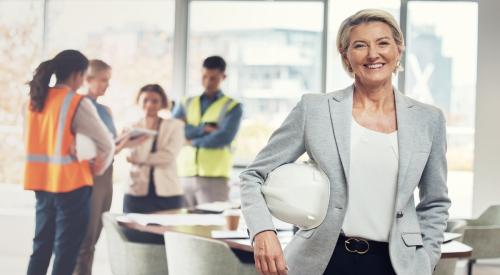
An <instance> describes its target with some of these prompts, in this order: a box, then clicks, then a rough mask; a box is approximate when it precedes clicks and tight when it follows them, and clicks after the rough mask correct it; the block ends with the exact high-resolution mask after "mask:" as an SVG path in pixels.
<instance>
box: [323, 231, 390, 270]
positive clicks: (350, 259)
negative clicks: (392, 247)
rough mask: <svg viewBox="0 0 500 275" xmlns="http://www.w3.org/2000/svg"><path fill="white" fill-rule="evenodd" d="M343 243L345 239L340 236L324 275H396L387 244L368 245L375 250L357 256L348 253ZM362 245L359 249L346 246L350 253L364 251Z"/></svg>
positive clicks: (354, 253)
mask: <svg viewBox="0 0 500 275" xmlns="http://www.w3.org/2000/svg"><path fill="white" fill-rule="evenodd" d="M345 241H346V237H344V236H342V235H341V236H340V237H339V240H338V241H337V245H336V246H335V250H334V251H333V255H332V257H331V258H330V262H329V263H328V266H327V267H326V270H325V273H323V274H324V275H396V273H395V272H394V269H393V268H392V264H391V260H390V258H389V248H388V245H387V243H378V242H374V243H370V244H371V246H372V247H376V248H377V249H370V250H369V251H368V252H367V253H366V254H358V253H356V252H349V251H348V250H347V249H346V245H345ZM351 243H352V242H351ZM353 245H355V244H353ZM363 245H364V244H361V245H360V246H361V247H360V248H359V249H356V248H357V247H355V246H354V247H351V246H348V248H349V249H350V250H351V251H352V250H359V251H364V250H365V248H364V247H362V246H363Z"/></svg>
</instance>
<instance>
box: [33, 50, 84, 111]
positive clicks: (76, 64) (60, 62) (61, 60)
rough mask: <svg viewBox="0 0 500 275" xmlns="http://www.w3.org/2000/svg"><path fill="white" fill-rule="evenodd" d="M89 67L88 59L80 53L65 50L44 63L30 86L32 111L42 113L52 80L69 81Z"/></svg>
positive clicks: (39, 67) (36, 71)
mask: <svg viewBox="0 0 500 275" xmlns="http://www.w3.org/2000/svg"><path fill="white" fill-rule="evenodd" d="M88 66H89V61H88V59H87V58H86V57H85V56H84V55H83V54H82V53H81V52H79V51H76V50H65V51H62V52H60V53H59V54H58V55H56V56H55V57H54V58H53V59H51V60H47V61H44V62H42V63H41V64H40V65H39V66H38V67H37V68H36V70H35V73H34V75H33V79H32V80H31V81H30V82H28V84H29V86H30V99H31V110H32V111H35V112H41V111H42V110H43V107H44V105H45V100H46V99H47V95H48V91H49V83H50V78H51V77H52V75H53V74H55V75H56V79H57V82H58V83H60V82H62V81H65V80H67V79H68V78H69V77H70V76H71V75H72V74H73V73H83V72H85V71H86V70H87V68H88Z"/></svg>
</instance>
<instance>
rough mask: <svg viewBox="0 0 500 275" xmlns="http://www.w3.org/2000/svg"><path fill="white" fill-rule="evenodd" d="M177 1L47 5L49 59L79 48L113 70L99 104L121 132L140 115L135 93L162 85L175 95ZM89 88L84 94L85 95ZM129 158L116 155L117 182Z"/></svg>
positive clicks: (52, 3) (123, 174)
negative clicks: (110, 114)
mask: <svg viewBox="0 0 500 275" xmlns="http://www.w3.org/2000/svg"><path fill="white" fill-rule="evenodd" d="M174 5H175V2H174V1H173V0H167V1H156V0H147V1H79V0H78V1H77V0H74V1H58V0H51V1H49V2H48V17H47V33H46V57H47V58H51V57H52V56H54V55H55V54H57V53H58V52H59V51H61V50H64V49H68V48H71V49H78V50H80V51H82V52H83V53H84V54H85V55H86V56H87V57H88V58H89V59H93V58H99V59H102V60H104V61H105V62H107V63H109V64H110V65H111V67H112V68H113V75H112V78H111V83H110V87H109V89H108V91H107V92H106V95H105V96H104V97H103V98H102V99H100V101H101V102H102V103H104V104H106V105H108V106H110V107H111V110H112V111H113V117H114V120H115V123H116V124H117V128H118V129H121V128H122V127H124V126H127V124H130V123H131V122H132V121H134V120H137V119H138V118H139V117H140V114H141V113H140V111H139V110H138V108H137V107H136V104H135V99H136V94H137V92H138V91H139V89H140V87H142V86H143V85H145V84H150V83H158V84H160V85H162V86H163V87H164V88H165V90H166V92H167V94H170V89H171V82H172V63H173V62H172V61H173V56H172V52H173V31H174V13H175V9H174ZM85 89H86V88H85V87H83V88H82V92H85ZM124 157H125V154H121V155H119V156H118V157H117V161H116V163H115V170H116V171H117V173H115V181H117V182H120V181H123V180H125V178H126V176H127V175H128V164H127V163H126V162H125V160H124Z"/></svg>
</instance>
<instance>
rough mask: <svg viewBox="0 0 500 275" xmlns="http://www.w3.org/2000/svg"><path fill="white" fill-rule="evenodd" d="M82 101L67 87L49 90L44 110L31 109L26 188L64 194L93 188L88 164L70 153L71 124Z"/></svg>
mask: <svg viewBox="0 0 500 275" xmlns="http://www.w3.org/2000/svg"><path fill="white" fill-rule="evenodd" d="M82 98H83V96H82V95H78V94H76V93H75V92H72V91H70V90H69V88H67V87H54V88H49V92H48V95H47V99H46V101H45V105H44V108H43V110H42V111H41V112H34V111H31V110H28V113H27V116H26V118H27V119H26V122H27V127H26V129H27V130H26V149H27V156H26V164H25V169H24V189H27V190H36V191H47V192H52V193H63V192H69V191H73V190H76V189H78V188H80V187H83V186H92V184H93V181H92V173H91V171H90V166H89V163H88V161H82V162H79V161H78V160H77V159H76V158H75V157H74V156H72V155H71V154H70V147H71V145H72V144H73V142H74V140H75V134H74V133H72V131H71V123H72V120H73V117H74V115H75V113H76V110H77V108H78V105H79V104H80V101H81V100H82Z"/></svg>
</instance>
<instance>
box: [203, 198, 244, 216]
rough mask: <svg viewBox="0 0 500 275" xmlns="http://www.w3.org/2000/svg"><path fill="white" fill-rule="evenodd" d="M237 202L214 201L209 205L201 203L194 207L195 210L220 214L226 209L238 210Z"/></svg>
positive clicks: (238, 204)
mask: <svg viewBox="0 0 500 275" xmlns="http://www.w3.org/2000/svg"><path fill="white" fill-rule="evenodd" d="M239 207H240V203H239V202H228V201H216V202H210V203H203V204H199V205H197V206H196V209H198V210H203V211H210V212H218V213H222V212H224V210H226V209H232V208H239Z"/></svg>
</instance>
